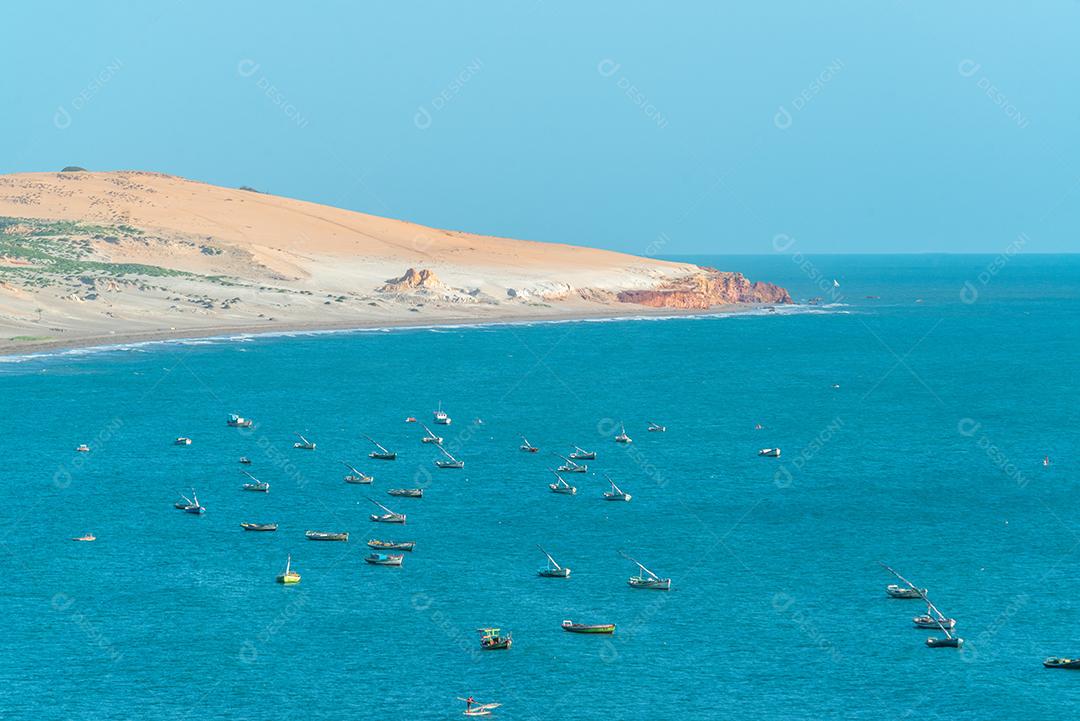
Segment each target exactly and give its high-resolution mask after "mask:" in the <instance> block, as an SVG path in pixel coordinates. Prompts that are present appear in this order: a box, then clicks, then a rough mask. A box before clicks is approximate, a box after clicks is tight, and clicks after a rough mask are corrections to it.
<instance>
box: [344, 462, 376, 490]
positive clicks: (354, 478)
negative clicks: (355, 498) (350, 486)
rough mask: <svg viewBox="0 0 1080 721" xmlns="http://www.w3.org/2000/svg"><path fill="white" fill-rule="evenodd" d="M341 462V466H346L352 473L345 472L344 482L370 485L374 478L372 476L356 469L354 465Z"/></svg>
mask: <svg viewBox="0 0 1080 721" xmlns="http://www.w3.org/2000/svg"><path fill="white" fill-rule="evenodd" d="M341 464H342V465H343V466H345V467H346V468H348V469H349V470H350V471H352V473H349V474H347V475H346V476H345V482H346V483H357V484H360V485H370V484H371V482H372V481H374V480H375V477H374V476H369V475H367V474H366V473H363V472H362V471H359V470H357V469H356V468H355V467H353V466H350V465H349V464H348V463H346V462H345V461H342V462H341Z"/></svg>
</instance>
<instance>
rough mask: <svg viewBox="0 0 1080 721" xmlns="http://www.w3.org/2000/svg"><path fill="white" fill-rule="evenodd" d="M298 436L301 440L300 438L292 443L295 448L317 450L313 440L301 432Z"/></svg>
mask: <svg viewBox="0 0 1080 721" xmlns="http://www.w3.org/2000/svg"><path fill="white" fill-rule="evenodd" d="M296 437H297V438H299V439H300V440H298V441H297V442H296V443H293V444H292V447H293V448H299V449H301V450H305V451H313V450H315V444H314V443H312V442H311V441H309V440H308V439H307V438H304V437H303V436H302V435H300V434H299V433H297V434H296Z"/></svg>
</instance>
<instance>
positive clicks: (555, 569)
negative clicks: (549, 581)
mask: <svg viewBox="0 0 1080 721" xmlns="http://www.w3.org/2000/svg"><path fill="white" fill-rule="evenodd" d="M537 548H539V549H540V553H542V554H544V555H545V556H547V560H548V565H547V568H541V569H540V570H539V571H537V572H536V575H538V576H543V577H544V578H570V569H569V568H564V567H563V566H560V565H559V564H558V563H556V561H555V559H554V558H552V557H551V554H550V553H548V552H547V551H545V550H544V549H543V548H541V547H540V546H537Z"/></svg>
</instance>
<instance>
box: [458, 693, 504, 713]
mask: <svg viewBox="0 0 1080 721" xmlns="http://www.w3.org/2000/svg"><path fill="white" fill-rule="evenodd" d="M458 701H464V702H465V711H463V713H464V714H465V715H466V716H490V715H491V712H492V711H494V710H495V709H497V708H499V706H502V704H499V703H477V702H476V701H475V700H473V697H472V696H470V697H469V698H461V697H460V696H458Z"/></svg>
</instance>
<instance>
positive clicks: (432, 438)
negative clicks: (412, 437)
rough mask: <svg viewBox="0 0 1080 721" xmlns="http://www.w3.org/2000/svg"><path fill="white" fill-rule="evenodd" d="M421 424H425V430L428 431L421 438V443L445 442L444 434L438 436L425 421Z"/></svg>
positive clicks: (437, 443)
mask: <svg viewBox="0 0 1080 721" xmlns="http://www.w3.org/2000/svg"><path fill="white" fill-rule="evenodd" d="M420 425H421V426H424V430H425V431H426V434H425V435H424V437H423V438H421V439H420V442H421V443H434V444H436V445H439V444H441V443H442V442H443V438H442V436H437V435H435V434H434V433H432V432H431V429H430V428H428V427H427V426H425V425H424V424H423V423H421V424H420Z"/></svg>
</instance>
